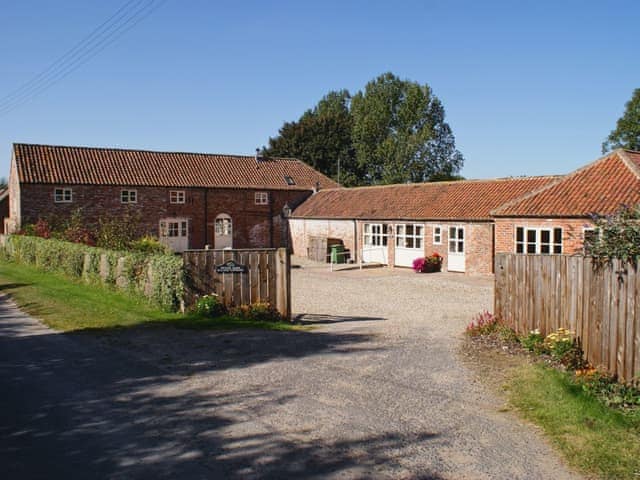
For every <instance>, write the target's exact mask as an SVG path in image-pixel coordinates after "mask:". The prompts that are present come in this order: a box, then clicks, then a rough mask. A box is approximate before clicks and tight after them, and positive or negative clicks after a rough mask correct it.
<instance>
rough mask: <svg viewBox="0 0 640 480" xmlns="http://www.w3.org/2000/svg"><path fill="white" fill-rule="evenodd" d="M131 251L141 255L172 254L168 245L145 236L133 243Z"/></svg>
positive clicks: (130, 246) (130, 247) (130, 245)
mask: <svg viewBox="0 0 640 480" xmlns="http://www.w3.org/2000/svg"><path fill="white" fill-rule="evenodd" d="M129 249H130V250H133V251H136V252H141V253H160V254H170V253H171V250H170V249H169V248H167V246H166V245H163V244H162V243H160V241H159V240H158V239H157V238H156V237H152V236H151V235H145V236H144V237H142V238H139V239H137V240H134V241H132V242H131V243H130V244H129Z"/></svg>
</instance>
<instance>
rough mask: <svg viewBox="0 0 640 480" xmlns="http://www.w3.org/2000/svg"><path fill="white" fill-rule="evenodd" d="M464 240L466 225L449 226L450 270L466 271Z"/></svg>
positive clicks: (448, 265) (448, 264)
mask: <svg viewBox="0 0 640 480" xmlns="http://www.w3.org/2000/svg"><path fill="white" fill-rule="evenodd" d="M464 241H465V239H464V227H449V255H448V256H447V258H448V260H447V270H448V271H450V272H464V271H465V268H464V267H465V261H464Z"/></svg>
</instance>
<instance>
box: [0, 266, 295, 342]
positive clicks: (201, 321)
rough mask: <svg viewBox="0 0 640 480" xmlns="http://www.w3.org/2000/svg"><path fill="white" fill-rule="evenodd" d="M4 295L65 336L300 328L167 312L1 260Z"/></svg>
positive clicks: (287, 324) (100, 289)
mask: <svg viewBox="0 0 640 480" xmlns="http://www.w3.org/2000/svg"><path fill="white" fill-rule="evenodd" d="M0 292H2V293H5V294H9V295H10V296H11V297H12V298H13V299H14V301H15V302H16V304H17V305H18V306H19V307H20V308H21V309H22V310H23V311H25V312H26V313H29V314H30V315H33V316H34V317H37V318H39V319H41V320H42V321H43V322H44V323H46V324H47V325H49V326H50V327H52V328H54V329H56V330H63V331H74V330H87V329H107V328H114V327H131V326H154V325H156V326H157V325H164V326H176V327H179V328H206V329H211V328H217V329H235V328H263V329H269V330H292V329H296V328H298V327H296V326H294V325H292V324H290V323H287V322H256V321H248V320H238V319H236V318H233V317H230V316H223V317H219V318H214V319H211V318H202V317H198V316H195V315H182V314H179V313H166V312H163V311H161V310H159V309H156V308H154V307H153V306H151V305H149V304H148V303H146V302H144V301H143V300H140V299H137V298H135V297H133V296H129V295H126V294H123V293H120V292H116V291H112V290H108V289H105V288H103V287H100V286H93V285H86V284H83V283H79V282H75V281H73V280H70V279H68V278H66V277H64V276H61V275H56V274H52V273H46V272H42V271H40V270H38V269H36V268H34V267H31V266H28V265H21V264H16V263H12V262H7V261H4V260H3V261H0Z"/></svg>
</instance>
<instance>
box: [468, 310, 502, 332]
mask: <svg viewBox="0 0 640 480" xmlns="http://www.w3.org/2000/svg"><path fill="white" fill-rule="evenodd" d="M497 328H498V319H497V318H496V317H495V316H494V315H493V314H492V313H489V312H488V311H487V310H484V311H482V312H480V313H479V314H477V315H476V316H475V317H474V318H473V320H472V321H471V323H469V325H467V328H466V332H467V335H469V336H471V337H475V336H478V335H489V334H491V333H493V332H494V331H496V330H497Z"/></svg>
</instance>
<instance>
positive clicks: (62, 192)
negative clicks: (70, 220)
mask: <svg viewBox="0 0 640 480" xmlns="http://www.w3.org/2000/svg"><path fill="white" fill-rule="evenodd" d="M53 201H54V202H56V203H71V202H72V201H73V191H72V190H71V189H70V188H56V189H55V190H54V191H53Z"/></svg>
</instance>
